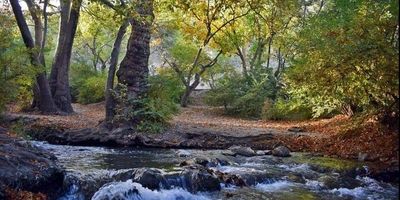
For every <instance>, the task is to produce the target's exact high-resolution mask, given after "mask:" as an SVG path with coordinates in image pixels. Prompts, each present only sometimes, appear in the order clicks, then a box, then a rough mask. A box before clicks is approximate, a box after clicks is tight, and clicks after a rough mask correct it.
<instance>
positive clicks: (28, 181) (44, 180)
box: [0, 128, 64, 198]
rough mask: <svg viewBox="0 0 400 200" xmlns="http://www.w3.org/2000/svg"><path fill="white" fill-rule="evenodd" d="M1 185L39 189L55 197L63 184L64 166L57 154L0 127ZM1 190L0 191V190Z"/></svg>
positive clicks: (20, 188)
mask: <svg viewBox="0 0 400 200" xmlns="http://www.w3.org/2000/svg"><path fill="white" fill-rule="evenodd" d="M0 155H1V156H0V186H1V185H3V186H2V188H6V187H7V188H11V189H17V190H25V191H30V192H34V193H36V192H42V193H44V194H46V195H48V196H49V198H54V196H55V195H57V194H58V193H59V192H61V191H60V188H62V184H63V178H64V170H63V169H62V168H61V167H59V166H58V164H57V159H56V157H55V156H54V155H53V154H51V153H49V152H47V151H45V150H43V149H40V148H38V147H35V146H32V145H31V144H30V143H29V142H26V141H23V140H21V139H17V138H14V137H10V136H9V135H8V134H7V130H6V129H4V128H0ZM0 193H1V192H0Z"/></svg>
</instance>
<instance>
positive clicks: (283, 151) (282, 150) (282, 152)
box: [271, 146, 290, 157]
mask: <svg viewBox="0 0 400 200" xmlns="http://www.w3.org/2000/svg"><path fill="white" fill-rule="evenodd" d="M271 153H272V155H273V156H278V157H289V156H290V150H289V149H288V148H287V147H285V146H279V147H276V148H275V149H274V150H272V152H271Z"/></svg>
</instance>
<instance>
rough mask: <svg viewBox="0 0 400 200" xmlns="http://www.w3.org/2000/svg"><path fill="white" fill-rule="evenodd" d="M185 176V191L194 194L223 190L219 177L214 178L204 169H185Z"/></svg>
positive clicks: (182, 174) (183, 173)
mask: <svg viewBox="0 0 400 200" xmlns="http://www.w3.org/2000/svg"><path fill="white" fill-rule="evenodd" d="M181 176H183V180H184V186H186V187H185V189H187V190H188V191H190V192H192V193H196V192H212V191H219V190H221V185H220V183H219V180H218V178H217V177H215V176H213V175H212V174H210V172H208V171H207V170H204V169H185V170H184V171H183V172H182V173H181Z"/></svg>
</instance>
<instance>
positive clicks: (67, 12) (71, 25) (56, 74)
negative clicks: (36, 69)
mask: <svg viewBox="0 0 400 200" xmlns="http://www.w3.org/2000/svg"><path fill="white" fill-rule="evenodd" d="M81 4H82V0H64V1H60V6H61V16H60V28H59V36H58V44H57V50H56V53H55V56H54V62H53V66H52V69H51V73H50V88H51V93H52V95H53V98H54V102H55V104H56V105H57V107H58V108H59V109H60V110H61V111H63V112H66V113H72V112H73V111H74V110H73V109H72V105H71V92H70V88H69V76H68V73H69V65H70V60H71V53H72V45H73V42H74V37H75V33H76V28H77V25H78V19H79V12H80V7H81Z"/></svg>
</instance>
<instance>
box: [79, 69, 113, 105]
mask: <svg viewBox="0 0 400 200" xmlns="http://www.w3.org/2000/svg"><path fill="white" fill-rule="evenodd" d="M106 79H107V78H106V74H105V73H104V74H99V75H96V76H92V77H90V78H88V79H86V80H85V81H84V82H83V84H82V85H81V86H80V87H78V102H79V103H82V104H90V103H98V102H101V101H103V100H104V92H105V85H106Z"/></svg>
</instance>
